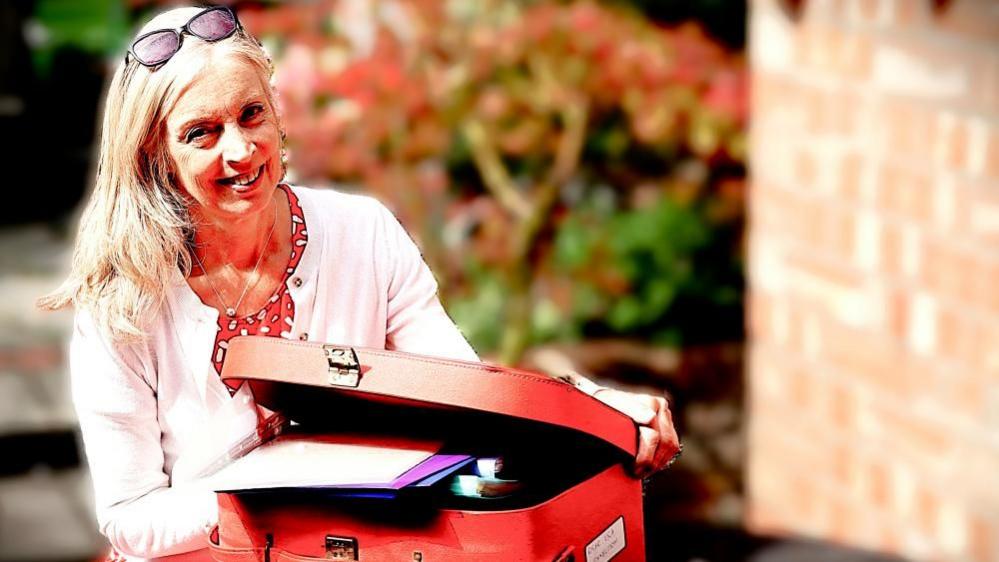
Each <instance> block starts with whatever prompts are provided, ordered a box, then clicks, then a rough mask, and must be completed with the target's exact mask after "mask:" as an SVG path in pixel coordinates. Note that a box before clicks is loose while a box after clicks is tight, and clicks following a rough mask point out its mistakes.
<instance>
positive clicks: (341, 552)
mask: <svg viewBox="0 0 999 562" xmlns="http://www.w3.org/2000/svg"><path fill="white" fill-rule="evenodd" d="M326 559H327V560H357V539H355V538H354V537H337V536H335V535H326Z"/></svg>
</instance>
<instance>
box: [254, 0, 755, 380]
mask: <svg viewBox="0 0 999 562" xmlns="http://www.w3.org/2000/svg"><path fill="white" fill-rule="evenodd" d="M365 7H366V11H365V13H362V14H354V18H351V21H354V22H357V21H364V22H367V24H366V25H361V26H357V25H351V26H347V25H342V24H341V23H340V22H341V21H347V20H345V19H341V16H342V15H343V14H344V9H343V3H340V4H339V5H335V3H334V4H326V3H323V2H318V3H313V4H308V5H281V6H254V7H249V6H248V7H247V8H246V9H243V10H241V12H240V17H241V18H242V19H243V21H244V24H245V25H246V26H247V28H248V29H250V31H251V32H252V33H254V34H256V35H257V36H259V37H261V38H262V39H263V41H264V43H265V45H267V47H268V48H269V49H270V51H271V52H272V54H273V55H274V57H275V62H276V68H277V74H276V77H275V84H276V87H277V89H278V92H279V95H280V100H281V104H282V108H283V112H284V119H285V125H286V127H287V132H288V139H289V148H290V151H291V168H292V170H293V171H294V173H295V179H296V181H300V182H302V183H304V184H323V183H326V182H329V181H333V182H335V183H337V184H341V185H346V186H357V187H359V188H364V189H367V190H369V191H371V192H372V193H373V194H375V195H376V196H377V197H378V198H379V199H381V200H383V201H385V202H387V203H388V204H389V205H390V206H391V207H392V208H393V210H394V211H395V212H396V214H397V215H398V216H399V218H400V220H401V221H402V222H403V223H404V224H405V225H406V226H407V227H408V228H409V229H410V232H411V233H413V235H414V236H416V237H417V238H418V240H419V242H420V246H421V248H422V249H423V251H424V257H425V258H426V259H427V261H428V262H429V263H430V264H431V266H432V268H433V269H434V271H435V272H437V275H438V277H439V280H440V283H441V289H442V297H443V299H444V301H445V303H446V305H447V307H448V309H449V311H450V312H451V314H452V315H453V316H454V318H455V320H456V321H457V322H458V324H459V325H460V326H461V327H462V328H463V330H464V331H465V333H466V335H467V336H468V337H469V338H470V339H471V341H472V343H473V345H474V346H475V347H476V348H477V349H479V350H480V351H481V352H491V351H498V352H499V357H500V359H501V360H502V361H504V362H508V363H514V362H516V361H517V360H519V359H520V357H521V355H522V353H523V351H524V350H525V348H527V347H528V346H530V345H532V344H537V343H542V342H546V341H550V340H577V339H579V338H582V337H631V338H642V339H648V340H651V341H652V342H654V343H660V344H671V345H681V344H690V343H703V342H710V341H718V340H732V339H738V338H740V337H741V335H742V298H741V294H742V285H743V281H742V266H741V262H742V258H741V256H742V252H741V232H742V222H743V206H744V205H743V191H744V185H745V165H744V164H745V154H746V149H745V134H746V133H745V126H746V107H747V91H746V84H747V80H746V71H745V65H744V61H743V58H742V56H741V55H740V54H738V53H737V52H732V51H730V50H728V49H726V48H724V47H723V46H722V44H721V43H719V42H718V41H716V40H712V39H711V38H710V37H708V36H707V35H706V34H705V33H704V32H703V30H702V27H700V26H698V25H696V24H686V25H680V26H674V27H665V26H663V25H660V24H657V23H656V22H655V21H653V20H651V19H650V18H649V17H648V16H647V15H646V14H644V13H643V12H642V11H641V10H640V8H641V7H642V6H641V5H640V4H639V5H628V4H627V3H616V4H597V3H594V2H576V3H558V2H513V1H488V2H471V1H467V2H457V1H452V2H432V1H409V2H401V1H400V2H391V3H372V4H369V5H366V6H365ZM358 16H360V17H358Z"/></svg>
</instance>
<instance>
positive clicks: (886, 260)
mask: <svg viewBox="0 0 999 562" xmlns="http://www.w3.org/2000/svg"><path fill="white" fill-rule="evenodd" d="M902 247H903V233H902V227H901V226H899V225H898V224H894V223H886V224H885V225H884V226H883V227H882V229H881V250H880V253H881V268H882V270H883V271H884V273H885V274H886V275H887V276H888V277H889V278H901V277H903V276H904V274H905V271H904V267H903V264H902V251H903V250H902Z"/></svg>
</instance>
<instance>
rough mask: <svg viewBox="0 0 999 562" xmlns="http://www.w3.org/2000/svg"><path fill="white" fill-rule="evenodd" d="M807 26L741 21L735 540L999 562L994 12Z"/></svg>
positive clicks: (846, 19) (979, 4)
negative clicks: (740, 424) (743, 213)
mask: <svg viewBox="0 0 999 562" xmlns="http://www.w3.org/2000/svg"><path fill="white" fill-rule="evenodd" d="M788 4H791V5H793V4H796V3H795V2H789V3H788ZM800 6H801V11H800V13H799V14H798V17H797V19H795V18H794V17H789V14H788V13H787V12H786V11H785V10H784V9H783V8H782V3H780V2H778V1H776V0H761V1H757V2H753V3H752V4H751V16H750V51H751V62H752V66H753V69H754V70H753V96H754V101H753V131H752V175H753V186H752V196H751V200H750V216H751V225H750V234H749V270H750V273H749V274H750V280H751V281H750V284H751V290H750V296H749V301H750V304H749V308H750V312H749V317H750V320H749V324H750V325H749V329H750V334H751V355H750V361H749V367H748V375H747V376H748V380H749V385H748V386H749V389H750V390H749V396H748V406H749V411H750V429H749V435H748V450H749V454H750V458H749V461H748V473H747V488H748V490H747V492H748V499H749V501H748V504H747V505H748V508H747V519H748V521H749V524H750V525H751V527H753V528H754V529H755V530H757V531H764V532H781V533H785V532H786V533H795V534H804V535H809V536H815V537H821V538H825V539H830V540H835V541H842V542H845V543H849V544H853V545H857V546H861V547H867V548H872V549H876V550H883V551H888V552H895V553H899V554H902V555H904V556H907V557H912V558H915V559H942V560H981V561H986V560H989V561H991V560H999V1H989V0H954V1H952V2H933V1H931V0H868V1H862V0H843V1H835V0H826V1H820V0H805V1H804V2H801V3H800ZM792 12H793V10H792Z"/></svg>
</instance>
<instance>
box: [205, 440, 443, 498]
mask: <svg viewBox="0 0 999 562" xmlns="http://www.w3.org/2000/svg"><path fill="white" fill-rule="evenodd" d="M440 449H441V442H439V441H433V440H423V439H407V438H383V439H382V440H380V441H374V442H373V441H371V440H370V439H366V438H364V437H361V436H352V435H342V434H341V435H327V436H317V435H311V434H304V435H297V434H293V433H292V434H286V435H282V436H279V437H277V438H275V439H273V440H271V441H270V442H268V443H265V444H263V445H261V446H259V447H257V448H256V449H254V450H253V451H250V452H249V453H247V454H246V455H245V456H243V457H242V458H239V459H237V460H236V461H234V462H233V463H232V464H230V465H228V466H226V467H225V468H223V469H221V470H220V471H218V472H217V473H215V474H214V475H213V476H212V477H211V478H210V482H211V485H212V487H213V488H214V489H215V491H219V492H222V491H226V492H231V491H244V490H261V489H275V488H316V487H373V488H377V487H386V488H391V487H392V486H393V484H395V483H399V482H400V480H399V479H400V477H402V476H403V475H405V474H406V473H408V472H410V471H412V470H413V469H414V468H416V467H418V466H420V465H421V464H424V463H426V464H427V465H429V466H433V465H434V462H433V461H434V459H433V457H434V456H435V455H436V454H437V453H438V452H439V451H440ZM458 460H462V459H456V460H455V461H454V462H457V461H458ZM428 461H431V462H428ZM437 462H438V463H440V462H441V461H437ZM442 465H446V463H442ZM403 485H405V484H403Z"/></svg>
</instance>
